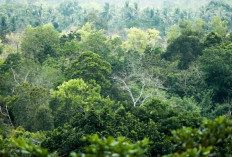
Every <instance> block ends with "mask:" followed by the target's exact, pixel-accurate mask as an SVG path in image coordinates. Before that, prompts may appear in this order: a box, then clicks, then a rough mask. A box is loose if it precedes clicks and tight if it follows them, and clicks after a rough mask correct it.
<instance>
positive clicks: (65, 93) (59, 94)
mask: <svg viewBox="0 0 232 157" xmlns="http://www.w3.org/2000/svg"><path fill="white" fill-rule="evenodd" d="M57 88H58V90H52V91H51V97H52V101H51V103H50V106H51V108H52V109H53V112H54V114H55V124H56V125H58V126H60V125H62V124H64V123H65V122H69V121H70V119H71V118H72V117H73V116H74V115H75V114H77V113H80V114H84V115H85V114H86V113H85V112H86V111H88V110H90V109H91V108H96V109H101V108H102V107H103V106H104V105H105V104H112V103H113V102H112V101H111V100H110V99H109V98H103V97H102V96H101V95H100V92H101V87H100V86H99V85H97V84H96V83H94V81H92V83H91V84H88V83H85V82H84V81H83V80H82V79H73V80H69V81H68V82H64V83H63V84H62V85H60V86H58V87H57Z"/></svg>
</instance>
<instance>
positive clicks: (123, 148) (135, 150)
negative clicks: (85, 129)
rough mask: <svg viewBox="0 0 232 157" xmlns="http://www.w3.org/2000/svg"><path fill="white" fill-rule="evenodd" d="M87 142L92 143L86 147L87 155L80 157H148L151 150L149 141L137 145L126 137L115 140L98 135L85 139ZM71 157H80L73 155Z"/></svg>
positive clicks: (145, 140) (139, 142)
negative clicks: (147, 154)
mask: <svg viewBox="0 0 232 157" xmlns="http://www.w3.org/2000/svg"><path fill="white" fill-rule="evenodd" d="M84 140H85V141H88V142H90V143H91V145H89V146H88V147H86V148H85V149H86V153H84V154H81V155H80V156H86V157H91V156H99V157H101V156H102V157H103V156H121V157H123V156H128V157H132V156H133V157H141V156H146V155H145V153H146V152H147V151H148V149H149V141H148V139H144V140H142V141H138V142H136V143H135V144H133V143H131V142H130V141H129V140H127V139H125V138H124V137H118V138H117V139H114V138H113V137H108V138H103V139H100V138H99V136H98V135H91V136H88V137H85V138H84ZM71 156H73V157H75V156H78V155H76V154H75V153H72V154H71Z"/></svg>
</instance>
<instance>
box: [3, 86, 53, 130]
mask: <svg viewBox="0 0 232 157" xmlns="http://www.w3.org/2000/svg"><path fill="white" fill-rule="evenodd" d="M6 103H8V104H9V108H10V111H11V112H12V115H13V122H14V124H15V125H16V126H23V127H24V128H25V129H27V130H30V131H37V129H41V130H47V129H48V126H47V125H45V126H44V128H43V127H40V128H37V127H36V125H39V126H43V122H44V121H47V122H49V121H51V120H52V117H51V116H47V117H44V119H43V120H39V121H37V119H36V118H37V117H38V114H36V112H40V113H41V107H40V106H41V105H45V106H48V93H47V90H46V89H44V88H42V87H36V86H35V87H30V86H29V84H28V83H23V84H20V85H19V86H17V87H16V88H15V91H14V95H13V96H12V97H7V98H6ZM44 114H45V113H44ZM46 114H47V115H49V112H48V113H46ZM45 118H48V119H46V120H45ZM50 125H51V126H50V128H52V126H53V125H52V124H51V123H50Z"/></svg>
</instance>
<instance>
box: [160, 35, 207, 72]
mask: <svg viewBox="0 0 232 157" xmlns="http://www.w3.org/2000/svg"><path fill="white" fill-rule="evenodd" d="M202 50H203V45H202V44H201V43H200V41H199V39H198V38H197V37H195V36H186V35H182V36H180V37H178V38H177V39H176V40H174V41H173V42H172V43H170V44H169V45H168V47H167V50H166V52H165V53H164V54H163V57H164V58H165V59H166V60H169V61H177V60H179V64H178V67H179V68H180V69H187V68H188V67H189V66H190V64H191V63H192V62H194V61H195V60H196V59H197V58H198V56H200V55H202Z"/></svg>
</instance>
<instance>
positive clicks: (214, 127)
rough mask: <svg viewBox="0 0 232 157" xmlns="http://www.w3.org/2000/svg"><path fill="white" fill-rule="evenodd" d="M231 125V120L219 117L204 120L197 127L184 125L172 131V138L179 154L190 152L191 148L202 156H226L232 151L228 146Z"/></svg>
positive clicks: (229, 144) (231, 130)
mask: <svg viewBox="0 0 232 157" xmlns="http://www.w3.org/2000/svg"><path fill="white" fill-rule="evenodd" d="M231 126H232V121H231V120H229V119H227V118H226V117H219V118H216V119H215V120H213V121H204V122H203V124H202V125H201V126H200V127H199V128H186V127H184V128H183V129H180V130H177V131H173V132H172V133H173V137H172V140H173V141H174V142H175V144H176V147H177V149H178V153H179V154H181V153H185V154H186V153H187V154H188V153H189V154H192V152H191V151H190V150H191V149H192V150H193V151H195V152H196V150H198V153H202V155H204V156H211V155H213V154H216V155H218V156H224V155H225V156H227V155H230V154H231V151H232V150H231V147H230V146H231V133H232V129H231ZM194 149H195V150H194ZM173 156H176V155H173ZM192 156H193V154H192Z"/></svg>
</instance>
